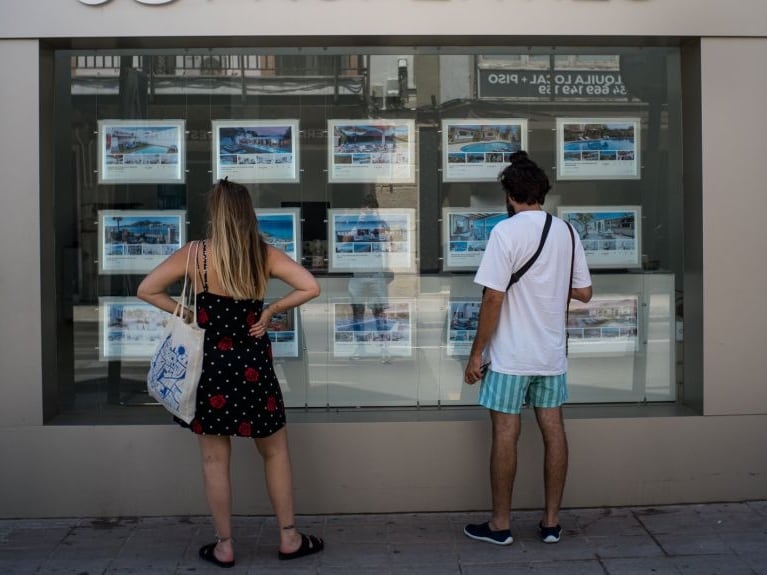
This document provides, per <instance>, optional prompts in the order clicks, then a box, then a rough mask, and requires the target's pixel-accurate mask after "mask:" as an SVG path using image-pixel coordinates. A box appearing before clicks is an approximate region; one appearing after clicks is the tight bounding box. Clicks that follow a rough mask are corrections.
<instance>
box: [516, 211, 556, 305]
mask: <svg viewBox="0 0 767 575" xmlns="http://www.w3.org/2000/svg"><path fill="white" fill-rule="evenodd" d="M552 219H553V218H552V217H551V214H546V223H545V224H543V233H542V234H541V243H539V244H538V249H537V250H536V251H535V253H534V254H533V257H531V258H530V259H529V260H527V263H526V264H525V265H523V266H522V267H521V268H519V269H518V270H517V271H515V272H514V273H513V274H511V279H510V280H509V285H507V286H506V291H509V288H511V286H513V285H514V284H515V283H517V282H518V281H519V280H520V278H521V277H522V276H523V275H525V273H527V270H529V269H530V268H531V267H532V265H533V264H534V263H535V260H537V259H538V256H539V255H541V250H543V244H545V243H546V238H547V237H548V235H549V230H550V229H551V220H552Z"/></svg>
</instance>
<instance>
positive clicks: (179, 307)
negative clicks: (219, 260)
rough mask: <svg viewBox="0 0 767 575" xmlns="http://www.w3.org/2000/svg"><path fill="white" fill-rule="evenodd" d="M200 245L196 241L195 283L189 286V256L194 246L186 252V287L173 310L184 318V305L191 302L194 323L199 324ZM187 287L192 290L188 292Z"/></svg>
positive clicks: (176, 314)
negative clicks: (198, 274)
mask: <svg viewBox="0 0 767 575" xmlns="http://www.w3.org/2000/svg"><path fill="white" fill-rule="evenodd" d="M199 247H200V242H198V241H195V242H194V275H193V277H194V279H193V280H192V281H193V282H194V283H193V284H192V285H191V286H189V283H190V282H189V257H190V256H191V254H192V248H191V247H190V248H189V250H188V251H187V252H186V269H185V271H184V287H183V288H182V289H181V297H180V298H179V299H178V302H177V303H176V309H175V310H173V315H175V316H177V317H180V318H181V319H182V320H183V319H184V305H185V304H188V303H191V305H190V306H189V307H190V308H191V310H192V324H193V325H197V252H198V250H199ZM187 287H190V288H191V292H187Z"/></svg>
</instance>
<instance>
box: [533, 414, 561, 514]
mask: <svg viewBox="0 0 767 575" xmlns="http://www.w3.org/2000/svg"><path fill="white" fill-rule="evenodd" d="M535 417H536V419H537V420H538V427H540V429H541V434H542V435H543V446H544V457H543V483H544V487H545V492H546V510H545V512H544V515H543V526H544V527H554V526H555V525H558V524H559V509H560V507H561V506H562V495H563V493H564V490H565V479H566V477H567V455H568V454H567V436H566V435H565V423H564V420H563V418H562V408H561V407H550V408H547V407H536V408H535Z"/></svg>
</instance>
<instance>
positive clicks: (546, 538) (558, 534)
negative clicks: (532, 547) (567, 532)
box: [538, 521, 562, 543]
mask: <svg viewBox="0 0 767 575" xmlns="http://www.w3.org/2000/svg"><path fill="white" fill-rule="evenodd" d="M538 532H539V533H540V536H541V541H543V542H544V543H559V540H560V539H561V538H562V527H561V526H560V525H555V526H554V527H544V526H543V521H541V522H540V523H538Z"/></svg>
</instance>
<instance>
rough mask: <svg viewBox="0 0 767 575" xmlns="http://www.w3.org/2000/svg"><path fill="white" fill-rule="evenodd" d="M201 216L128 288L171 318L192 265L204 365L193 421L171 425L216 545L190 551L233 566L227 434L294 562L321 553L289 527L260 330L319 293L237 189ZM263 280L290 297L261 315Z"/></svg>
mask: <svg viewBox="0 0 767 575" xmlns="http://www.w3.org/2000/svg"><path fill="white" fill-rule="evenodd" d="M208 214H209V217H210V225H209V235H208V238H207V239H205V240H202V241H200V242H191V243H189V244H187V245H185V246H184V247H182V248H181V249H179V250H178V251H177V252H175V253H174V254H173V255H171V256H170V257H168V259H167V260H165V261H164V262H163V263H161V264H160V265H159V266H157V267H156V268H155V269H154V270H152V272H151V273H150V274H149V275H148V276H147V277H146V278H145V279H144V281H142V282H141V285H140V286H139V288H138V297H139V298H141V299H143V300H145V301H147V302H149V303H151V304H152V305H154V306H157V307H158V308H160V309H163V310H165V311H167V312H171V313H172V312H173V310H174V309H175V306H176V302H175V301H174V300H173V299H172V298H171V297H170V296H169V295H168V294H167V292H166V289H167V288H168V287H169V286H170V285H171V284H173V283H175V282H177V281H179V280H181V279H182V278H183V277H184V275H185V273H186V262H187V254H190V250H191V254H190V255H191V257H192V261H194V258H195V257H196V258H197V270H198V273H197V274H194V272H191V271H190V274H189V275H190V280H194V286H195V288H194V289H195V292H196V293H197V321H198V323H199V325H200V327H202V328H204V329H205V343H204V350H205V357H204V359H203V368H202V376H201V377H200V382H199V384H198V388H197V409H196V412H195V418H194V419H193V420H192V422H191V423H190V424H189V425H186V424H185V423H184V422H182V421H181V420H179V419H176V422H177V423H179V424H181V425H182V426H183V427H188V428H190V429H191V430H192V431H193V432H194V433H196V434H197V435H198V437H199V442H200V450H201V455H202V462H203V479H204V484H205V495H206V497H207V500H208V505H209V506H210V510H211V514H212V516H213V523H214V525H215V528H216V541H215V542H214V543H210V544H208V545H205V546H203V547H202V548H200V557H201V558H202V559H204V560H206V561H209V562H211V563H213V564H215V565H218V566H220V567H232V566H233V565H234V549H233V547H232V521H231V485H230V476H229V462H230V455H231V444H230V437H231V436H233V435H234V436H244V437H253V438H254V439H255V444H256V448H257V449H258V452H259V453H260V454H261V456H262V457H263V460H264V471H265V475H266V487H267V491H268V493H269V498H270V500H271V503H272V507H273V509H274V512H275V514H276V516H277V521H278V524H279V526H280V548H279V558H280V559H294V558H297V557H303V556H304V555H309V554H312V553H316V552H318V551H321V550H322V548H323V545H324V544H323V541H322V540H321V539H319V538H317V537H314V536H311V535H309V536H307V535H304V534H301V533H298V531H296V528H295V525H294V517H293V491H292V490H293V487H292V478H291V467H290V457H289V454H288V438H287V432H286V429H285V409H284V406H283V401H282V394H281V392H280V387H279V383H278V381H277V377H276V375H275V373H274V368H273V365H272V351H271V344H270V342H269V336H268V335H267V333H266V331H267V326H268V325H269V322H270V320H271V318H272V316H274V315H275V314H276V313H279V312H283V311H285V310H287V309H290V308H293V307H296V306H299V305H301V304H302V303H304V302H307V301H309V300H310V299H312V298H315V297H317V296H318V295H319V293H320V288H319V285H318V283H317V281H316V280H315V279H314V276H312V274H310V273H309V272H308V271H307V270H306V269H304V268H303V267H302V266H301V265H299V264H297V263H296V262H294V261H293V260H292V259H290V258H289V257H288V256H287V255H285V254H284V253H283V252H281V251H279V250H277V249H275V248H273V247H272V246H269V245H267V244H266V242H265V241H264V239H263V237H262V236H261V235H260V233H259V231H258V225H257V222H256V218H255V214H254V211H253V204H252V202H251V199H250V194H249V193H248V190H247V189H246V188H245V187H244V186H241V185H239V184H236V183H234V182H229V181H228V180H219V182H218V184H216V185H215V186H214V187H213V190H212V191H211V194H210V197H209V200H208ZM189 267H190V270H191V269H193V267H192V265H191V264H190V266H189ZM192 275H194V276H195V277H193V278H192V277H191V276H192ZM270 277H275V278H279V279H281V280H282V281H284V282H285V283H287V284H288V285H289V286H291V287H292V288H293V290H292V291H291V292H290V293H288V294H287V295H285V296H283V297H281V298H280V299H278V300H277V301H275V302H272V303H271V304H269V305H268V306H266V307H263V299H264V294H265V292H266V286H267V281H268V279H269V278H270Z"/></svg>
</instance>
